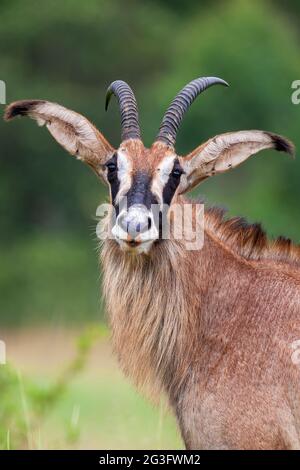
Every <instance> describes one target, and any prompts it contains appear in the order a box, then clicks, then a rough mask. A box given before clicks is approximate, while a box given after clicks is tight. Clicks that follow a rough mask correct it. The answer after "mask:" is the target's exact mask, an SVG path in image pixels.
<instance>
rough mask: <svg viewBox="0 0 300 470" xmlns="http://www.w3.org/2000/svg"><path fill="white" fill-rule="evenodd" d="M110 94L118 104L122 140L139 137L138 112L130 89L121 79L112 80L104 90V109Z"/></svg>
mask: <svg viewBox="0 0 300 470" xmlns="http://www.w3.org/2000/svg"><path fill="white" fill-rule="evenodd" d="M112 95H115V97H116V98H117V100H118V103H119V106H120V113H121V129H122V130H121V136H122V141H124V140H127V139H140V138H141V131H140V125H139V114H138V108H137V102H136V99H135V96H134V93H133V91H132V89H131V88H130V86H129V85H128V84H127V83H126V82H123V80H116V81H114V82H112V83H111V84H110V85H109V87H108V89H107V92H106V99H105V110H107V108H108V104H109V102H110V99H111V96H112Z"/></svg>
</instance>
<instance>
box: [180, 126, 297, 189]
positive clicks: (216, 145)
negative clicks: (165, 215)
mask: <svg viewBox="0 0 300 470" xmlns="http://www.w3.org/2000/svg"><path fill="white" fill-rule="evenodd" d="M267 148H273V149H275V150H278V151H283V152H287V153H289V154H290V155H294V145H293V144H292V143H291V142H290V141H288V140H287V139H285V138H284V137H281V136H279V135H276V134H272V133H271V132H264V131H255V130H254V131H240V132H228V133H226V134H220V135H218V136H216V137H214V138H213V139H210V140H208V141H207V142H206V143H204V144H203V145H201V146H200V147H197V148H196V149H195V150H193V152H191V153H190V154H189V155H187V156H186V157H183V158H182V157H181V158H180V163H181V166H182V168H183V170H184V174H183V175H182V177H181V183H180V187H179V188H178V192H179V193H181V194H182V193H184V192H186V191H188V190H190V189H192V188H193V187H194V186H196V185H197V184H198V183H200V182H201V181H203V180H204V179H206V178H208V177H209V176H213V175H215V174H218V173H223V172H224V171H228V170H230V169H231V168H235V167H236V166H238V165H240V163H242V162H243V161H245V160H246V159H247V158H249V157H251V155H254V154H255V153H257V152H259V151H260V150H263V149H267Z"/></svg>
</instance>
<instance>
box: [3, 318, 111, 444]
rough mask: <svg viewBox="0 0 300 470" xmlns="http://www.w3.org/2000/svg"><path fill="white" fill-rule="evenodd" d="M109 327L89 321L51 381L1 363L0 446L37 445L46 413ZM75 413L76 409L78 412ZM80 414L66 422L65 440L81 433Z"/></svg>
mask: <svg viewBox="0 0 300 470" xmlns="http://www.w3.org/2000/svg"><path fill="white" fill-rule="evenodd" d="M106 334H107V331H106V329H105V328H104V327H102V326H99V325H97V326H95V325H90V326H89V327H87V328H86V329H85V331H84V332H83V333H82V334H81V335H80V336H79V337H78V340H77V345H76V354H75V357H74V359H73V360H72V361H71V362H70V364H67V365H66V366H65V369H64V370H63V371H62V372H61V374H60V375H59V376H58V377H57V378H56V379H55V380H53V381H51V382H49V381H48V382H47V383H46V382H44V381H41V380H39V381H38V380H36V379H32V378H30V379H29V378H28V377H23V376H22V375H21V374H20V373H19V372H18V370H16V369H15V368H14V367H13V366H12V365H2V366H1V367H0V401H1V407H0V450H10V449H24V448H27V449H36V448H38V447H39V443H38V431H39V429H40V427H41V425H42V423H43V421H45V419H46V418H47V416H48V415H49V414H50V412H52V410H53V409H55V407H56V406H57V405H58V403H59V402H60V401H61V399H62V397H63V396H64V394H65V393H66V391H67V389H68V387H69V385H70V383H71V382H72V381H73V380H74V378H75V377H76V376H77V375H78V374H79V373H80V372H82V371H83V370H84V368H85V366H86V363H87V360H88V357H89V353H90V351H91V349H92V347H93V346H94V344H95V342H96V341H98V340H99V339H100V338H102V337H103V336H106ZM75 415H76V413H75ZM77 424H78V418H77V417H76V416H74V418H73V419H71V422H68V423H66V425H65V430H66V436H65V439H66V441H67V442H68V443H69V444H70V443H74V441H76V439H77V438H78V435H79V431H80V430H79V427H78V426H77Z"/></svg>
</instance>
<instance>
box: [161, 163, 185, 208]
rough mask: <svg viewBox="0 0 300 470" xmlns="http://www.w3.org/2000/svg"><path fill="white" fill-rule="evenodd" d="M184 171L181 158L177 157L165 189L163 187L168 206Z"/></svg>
mask: <svg viewBox="0 0 300 470" xmlns="http://www.w3.org/2000/svg"><path fill="white" fill-rule="evenodd" d="M183 172H184V171H183V169H182V167H181V165H180V163H179V160H178V159H177V158H176V159H175V160H174V165H173V168H172V171H171V173H170V175H169V178H168V181H167V183H166V184H165V186H164V189H163V194H162V197H163V202H164V204H167V205H168V206H169V205H170V204H171V201H172V199H173V196H174V194H175V191H176V189H177V187H178V185H179V183H180V177H181V175H182V173H183Z"/></svg>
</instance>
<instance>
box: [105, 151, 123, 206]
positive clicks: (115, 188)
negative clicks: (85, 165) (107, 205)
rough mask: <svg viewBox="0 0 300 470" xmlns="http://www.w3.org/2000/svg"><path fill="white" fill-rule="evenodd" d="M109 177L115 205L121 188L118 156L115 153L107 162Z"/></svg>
mask: <svg viewBox="0 0 300 470" xmlns="http://www.w3.org/2000/svg"><path fill="white" fill-rule="evenodd" d="M105 166H106V168H107V179H108V182H109V184H110V189H111V199H112V203H113V205H114V204H115V199H116V196H117V194H118V192H119V189H120V181H119V178H118V156H117V154H116V153H115V154H114V155H113V156H112V157H111V158H110V159H109V160H108V161H107V162H106V165H105Z"/></svg>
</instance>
